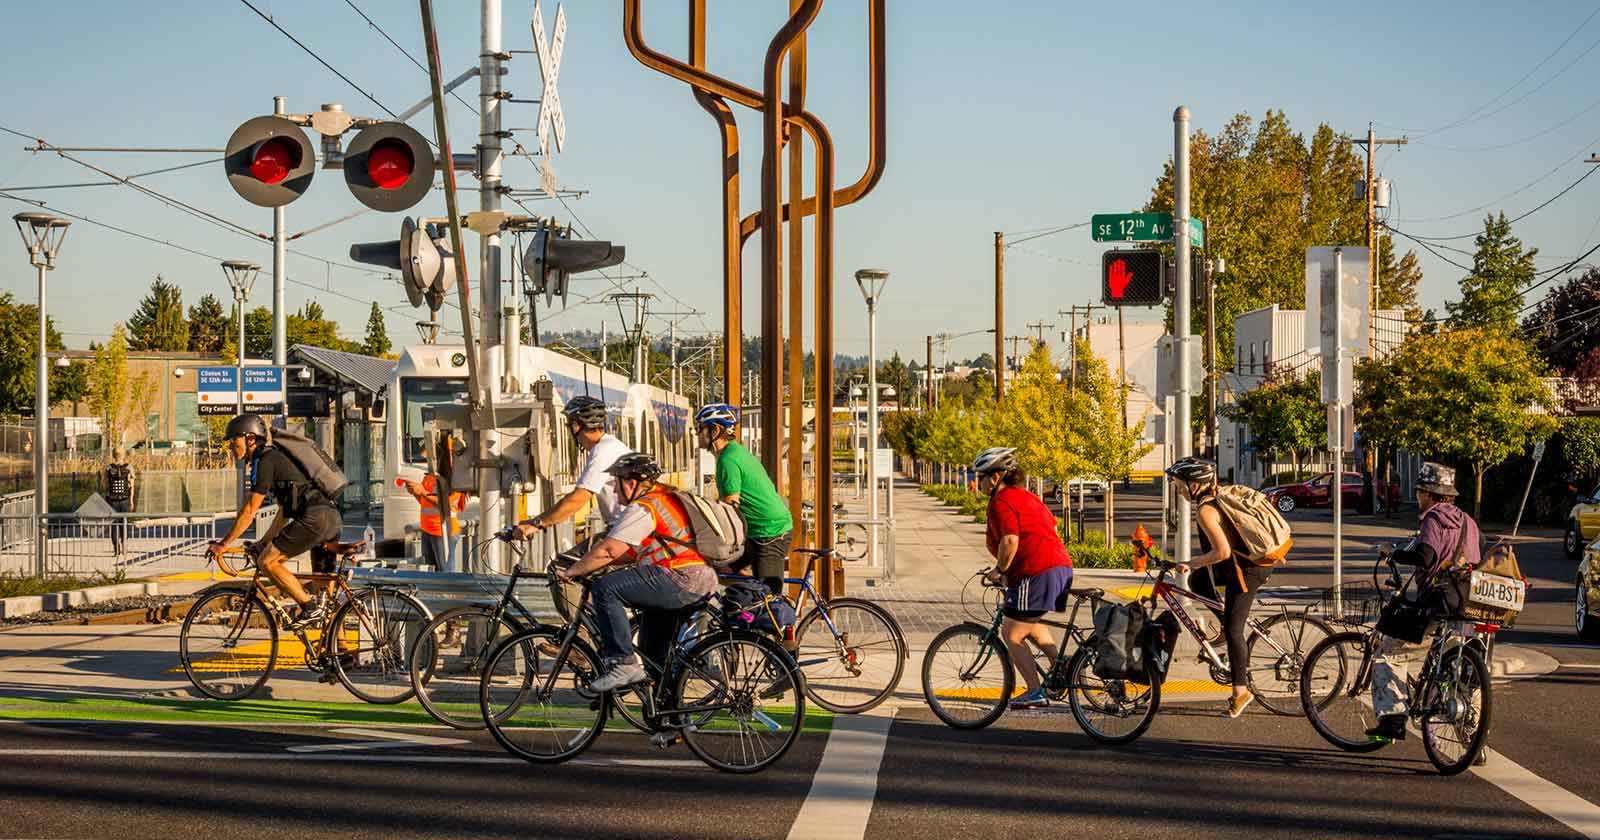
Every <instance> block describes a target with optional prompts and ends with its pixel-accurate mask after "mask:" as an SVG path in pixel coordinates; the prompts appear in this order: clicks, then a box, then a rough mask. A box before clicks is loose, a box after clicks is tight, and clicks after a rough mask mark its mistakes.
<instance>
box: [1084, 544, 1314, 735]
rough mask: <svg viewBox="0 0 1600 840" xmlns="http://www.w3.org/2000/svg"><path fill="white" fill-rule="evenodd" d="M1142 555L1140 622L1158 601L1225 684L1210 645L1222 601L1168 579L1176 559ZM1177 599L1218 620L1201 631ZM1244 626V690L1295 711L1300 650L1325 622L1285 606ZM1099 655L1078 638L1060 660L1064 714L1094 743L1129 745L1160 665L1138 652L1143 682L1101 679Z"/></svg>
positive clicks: (1157, 699)
mask: <svg viewBox="0 0 1600 840" xmlns="http://www.w3.org/2000/svg"><path fill="white" fill-rule="evenodd" d="M1148 558H1149V560H1148V562H1149V563H1150V565H1151V566H1152V567H1153V569H1154V570H1155V571H1156V577H1155V582H1154V583H1153V584H1152V586H1151V589H1150V594H1149V595H1148V596H1144V597H1143V598H1141V599H1139V600H1141V601H1145V602H1147V604H1148V606H1147V608H1146V612H1147V614H1148V615H1149V618H1148V619H1146V620H1147V621H1152V620H1155V619H1157V618H1158V617H1159V615H1158V614H1157V612H1156V601H1157V600H1158V599H1159V600H1160V601H1161V602H1162V603H1163V604H1165V605H1166V608H1167V610H1168V611H1170V612H1171V613H1172V614H1173V615H1174V616H1175V617H1176V618H1177V619H1178V624H1179V626H1180V627H1181V628H1183V630H1184V631H1186V632H1187V633H1188V634H1189V635H1190V636H1191V637H1193V638H1194V639H1195V640H1196V641H1198V642H1199V643H1200V661H1201V662H1203V663H1205V664H1206V665H1207V666H1209V668H1210V671H1211V679H1212V681H1213V682H1216V683H1220V684H1222V685H1231V684H1232V683H1233V676H1232V671H1231V669H1230V668H1229V666H1228V661H1227V649H1226V647H1223V649H1222V650H1221V651H1219V650H1218V645H1219V644H1220V643H1222V641H1223V632H1222V629H1221V620H1220V619H1221V615H1222V610H1223V605H1222V603H1221V602H1219V601H1217V600H1215V599H1213V598H1207V597H1205V596H1203V595H1200V594H1198V593H1196V592H1193V591H1191V590H1189V589H1185V588H1183V587H1181V586H1177V585H1176V584H1174V583H1172V582H1171V581H1170V580H1169V575H1170V573H1171V572H1172V571H1174V570H1176V569H1177V568H1178V565H1177V564H1176V563H1172V562H1170V561H1167V560H1165V559H1162V558H1161V557H1160V556H1159V555H1158V554H1156V553H1153V552H1152V553H1150V554H1149V555H1148ZM1180 598H1181V599H1183V600H1187V601H1193V602H1194V603H1196V604H1199V605H1200V606H1202V607H1204V608H1206V609H1208V610H1210V611H1211V612H1212V613H1214V614H1215V617H1216V618H1217V619H1218V622H1217V623H1218V627H1217V629H1216V630H1215V631H1213V632H1209V633H1208V632H1207V631H1206V629H1205V628H1204V627H1203V626H1202V625H1201V624H1200V622H1198V621H1197V620H1196V619H1195V617H1194V616H1192V615H1190V614H1189V611H1188V610H1186V609H1184V606H1183V604H1182V602H1181V601H1180ZM1245 627H1246V628H1247V629H1248V630H1249V631H1250V636H1249V640H1248V641H1247V642H1246V656H1247V658H1248V660H1249V664H1248V666H1247V676H1248V678H1249V689H1250V691H1251V692H1252V693H1254V694H1255V696H1256V699H1257V700H1259V701H1260V702H1261V705H1262V706H1263V707H1265V708H1267V709H1268V710H1270V711H1272V712H1274V713H1277V714H1296V713H1298V712H1299V708H1298V704H1297V703H1294V704H1292V703H1291V699H1298V697H1299V685H1300V673H1301V670H1302V667H1303V664H1304V662H1305V661H1306V654H1307V653H1308V652H1309V651H1310V650H1311V648H1312V646H1313V645H1314V644H1316V643H1317V642H1319V641H1321V640H1323V639H1326V638H1327V637H1329V636H1330V635H1331V630H1330V629H1329V627H1328V625H1327V624H1326V623H1324V622H1323V621H1321V620H1320V619H1317V618H1314V617H1312V616H1309V615H1306V614H1304V613H1302V612H1291V611H1289V610H1288V608H1286V607H1285V608H1281V610H1280V612H1279V613H1278V614H1277V615H1273V616H1270V617H1268V618H1267V619H1265V620H1258V619H1257V618H1256V617H1255V616H1250V617H1249V618H1247V619H1246V620H1245ZM1099 656H1100V654H1099V651H1098V649H1097V646H1096V645H1093V644H1085V645H1083V646H1081V647H1079V648H1078V653H1077V654H1076V655H1075V656H1074V657H1073V660H1072V663H1071V664H1070V665H1069V666H1068V669H1067V682H1068V691H1067V699H1068V701H1069V704H1070V705H1071V707H1072V716H1073V718H1075V719H1076V720H1077V721H1078V725H1079V726H1081V727H1083V731H1084V732H1085V733H1087V734H1088V735H1089V737H1091V738H1094V739H1095V740H1096V741H1100V742H1101V743H1104V744H1114V745H1120V744H1128V743H1132V742H1133V741H1134V740H1136V739H1138V737H1139V736H1140V735H1143V734H1144V731H1145V730H1146V729H1148V728H1149V727H1150V723H1151V721H1153V720H1155V716H1156V712H1157V711H1158V710H1159V709H1160V706H1161V686H1160V682H1161V678H1162V675H1163V674H1164V673H1165V668H1160V669H1158V668H1157V663H1155V662H1152V661H1150V660H1151V657H1144V662H1143V665H1144V667H1145V669H1147V670H1146V672H1145V673H1144V674H1143V680H1144V681H1143V682H1140V681H1139V680H1137V679H1133V680H1121V679H1104V678H1101V677H1098V676H1096V675H1095V672H1094V666H1095V663H1096V662H1097V661H1098V660H1099Z"/></svg>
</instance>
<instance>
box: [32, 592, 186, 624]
mask: <svg viewBox="0 0 1600 840" xmlns="http://www.w3.org/2000/svg"><path fill="white" fill-rule="evenodd" d="M193 597H194V596H193V595H141V596H139V597H137V598H118V599H116V600H113V601H101V602H99V603H95V604H85V605H83V606H81V607H72V608H70V609H65V610H53V611H51V610H46V611H43V612H36V613H30V614H28V615H19V616H16V617H14V618H13V617H7V618H0V627H9V626H17V625H28V624H50V623H53V622H57V621H71V620H72V619H76V618H83V617H87V616H92V615H104V614H105V613H114V612H122V611H123V610H135V609H149V608H150V607H159V606H161V605H163V604H175V603H177V602H179V601H188V600H191V599H193Z"/></svg>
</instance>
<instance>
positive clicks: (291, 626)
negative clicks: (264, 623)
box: [283, 600, 328, 631]
mask: <svg viewBox="0 0 1600 840" xmlns="http://www.w3.org/2000/svg"><path fill="white" fill-rule="evenodd" d="M327 614H328V612H327V610H325V609H323V607H322V602H321V601H318V600H310V601H307V602H305V603H304V604H301V605H300V612H299V614H297V615H296V616H295V617H294V618H293V619H291V620H290V621H289V623H288V624H285V625H284V626H283V629H285V630H295V631H299V630H304V629H306V628H307V627H310V626H311V625H313V624H316V623H317V622H319V621H321V620H322V619H323V618H324V617H325V616H326V615H327Z"/></svg>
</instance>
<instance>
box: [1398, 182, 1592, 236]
mask: <svg viewBox="0 0 1600 840" xmlns="http://www.w3.org/2000/svg"><path fill="white" fill-rule="evenodd" d="M1595 172H1600V166H1596V165H1591V166H1590V167H1589V170H1588V171H1587V172H1584V173H1583V175H1581V176H1579V178H1578V179H1577V180H1576V181H1573V182H1572V183H1570V184H1568V185H1566V186H1565V187H1564V188H1562V190H1561V191H1560V192H1558V193H1556V194H1555V195H1553V196H1550V197H1549V198H1547V199H1545V200H1544V201H1543V202H1541V203H1540V204H1539V205H1538V206H1537V207H1534V208H1533V209H1532V210H1528V211H1526V212H1524V213H1522V214H1521V215H1519V216H1517V217H1516V218H1512V219H1507V220H1506V223H1507V224H1516V223H1517V222H1520V221H1522V220H1523V219H1526V218H1528V217H1529V216H1532V215H1533V214H1535V213H1537V212H1539V211H1540V210H1543V209H1544V208H1546V207H1549V206H1550V205H1551V204H1554V203H1555V202H1556V201H1558V200H1559V199H1560V198H1561V197H1562V196H1564V195H1566V194H1567V193H1569V192H1572V191H1573V190H1575V189H1577V187H1578V185H1579V184H1581V183H1583V182H1584V181H1586V180H1588V179H1589V176H1591V175H1593V174H1594V173H1595ZM1480 235H1482V234H1481V232H1479V231H1474V232H1472V233H1462V234H1457V235H1455V236H1426V235H1423V234H1420V233H1419V234H1416V237H1417V238H1419V239H1426V240H1428V241H1430V242H1449V241H1452V240H1456V239H1472V238H1473V237H1476V236H1480Z"/></svg>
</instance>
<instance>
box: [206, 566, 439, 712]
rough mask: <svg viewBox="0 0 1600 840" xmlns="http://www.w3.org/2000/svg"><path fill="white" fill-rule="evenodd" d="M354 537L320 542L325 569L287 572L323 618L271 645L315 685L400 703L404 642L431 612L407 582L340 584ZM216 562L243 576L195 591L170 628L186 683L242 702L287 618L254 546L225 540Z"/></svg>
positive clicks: (256, 685) (272, 655) (259, 681)
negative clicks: (177, 625) (312, 675)
mask: <svg viewBox="0 0 1600 840" xmlns="http://www.w3.org/2000/svg"><path fill="white" fill-rule="evenodd" d="M363 545H364V543H359V542H358V543H340V542H329V543H325V544H324V545H323V546H322V548H323V549H325V550H326V551H329V552H331V553H333V554H334V555H336V556H337V557H338V560H339V563H338V565H337V566H336V567H335V569H334V571H333V572H331V573H312V574H298V575H296V577H297V578H299V579H300V580H301V581H302V582H304V583H305V584H307V587H308V588H314V589H319V590H321V592H320V594H319V595H317V596H316V597H319V598H322V599H324V600H325V602H326V605H327V606H328V610H327V616H326V617H325V618H324V619H323V620H322V621H321V622H320V623H319V624H317V625H315V626H312V627H307V628H304V629H300V630H294V631H291V632H292V633H293V635H294V640H293V641H290V642H288V643H287V645H288V646H287V647H285V648H284V649H283V650H282V651H281V652H282V653H283V654H284V655H286V656H287V657H290V658H300V659H303V661H304V663H305V666H306V667H307V668H310V669H311V670H312V671H315V672H317V673H318V674H321V675H322V676H321V679H322V681H323V682H333V681H335V680H337V681H338V682H340V683H341V684H343V685H344V687H345V688H346V689H348V690H349V691H350V693H351V694H354V695H355V696H356V697H359V698H361V699H362V700H364V701H366V702H368V703H380V704H390V703H401V702H404V701H405V700H407V699H409V698H410V697H411V694H412V689H411V681H410V675H409V671H408V668H407V667H406V653H407V652H408V651H409V649H410V642H411V640H412V639H414V638H415V637H416V634H417V633H418V632H419V631H420V630H421V628H422V627H423V625H425V624H427V623H428V621H429V619H430V618H432V615H431V613H429V612H428V608H427V607H425V606H423V604H422V602H421V601H418V600H417V599H416V597H415V596H414V595H412V589H411V587H399V586H386V585H377V584H373V585H365V586H359V587H351V586H350V574H351V572H352V570H353V567H348V566H345V565H344V561H345V560H348V559H349V558H350V557H351V556H352V555H354V554H356V553H357V552H358V551H360V550H361V548H362V546H363ZM217 565H218V567H219V568H220V569H221V570H222V571H223V572H224V573H225V574H228V575H230V576H234V577H242V576H244V575H245V574H246V573H247V572H248V573H249V575H250V579H249V580H248V581H224V582H222V583H218V584H215V585H213V586H211V587H208V588H207V589H205V590H203V591H202V592H201V593H200V594H199V595H198V596H197V597H196V598H195V601H194V604H193V606H191V607H190V608H189V612H188V614H187V615H185V616H184V619H183V628H182V630H180V631H179V634H178V655H179V658H180V659H181V661H182V663H183V672H184V674H185V675H186V676H188V678H189V682H190V683H191V684H193V685H194V687H195V689H196V690H198V691H199V692H200V693H201V694H204V695H205V696H207V697H211V698H214V699H217V700H243V699H245V698H248V697H250V696H251V695H253V694H255V693H256V691H258V690H259V689H260V688H261V686H263V685H265V684H266V682H267V679H268V678H269V677H271V676H272V671H273V669H274V668H275V667H276V665H277V663H278V657H279V654H280V648H279V628H280V627H283V626H285V625H287V624H288V623H289V622H290V621H291V620H292V615H291V614H290V612H289V609H288V605H286V604H285V603H283V601H284V600H285V599H284V598H283V597H282V595H281V593H278V592H277V591H276V585H275V584H274V583H273V582H272V580H271V578H269V577H266V576H265V575H263V574H262V569H261V567H260V566H259V565H258V564H257V563H256V553H255V551H254V550H251V549H247V548H243V547H232V548H229V549H227V550H225V551H224V553H223V557H222V558H221V559H219V560H218V563H217Z"/></svg>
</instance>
